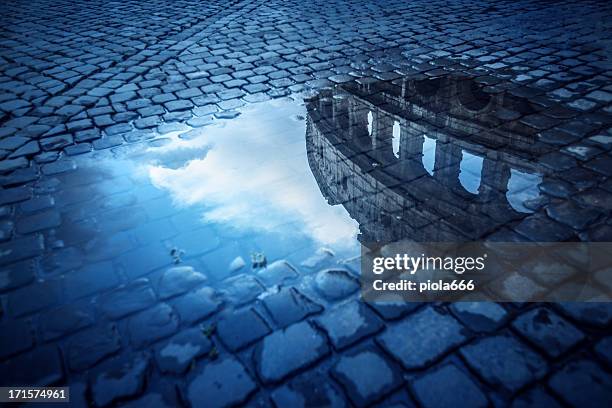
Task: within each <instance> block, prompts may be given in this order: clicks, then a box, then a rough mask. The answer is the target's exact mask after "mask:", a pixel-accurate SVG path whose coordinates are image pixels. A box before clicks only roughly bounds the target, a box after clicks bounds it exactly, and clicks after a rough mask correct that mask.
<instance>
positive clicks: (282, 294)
mask: <svg viewBox="0 0 612 408" xmlns="http://www.w3.org/2000/svg"><path fill="white" fill-rule="evenodd" d="M262 303H263V304H264V306H265V307H266V309H267V310H268V312H269V313H270V315H271V316H272V318H273V319H274V321H275V322H276V323H277V324H278V325H279V326H280V327H285V326H288V325H290V324H292V323H295V322H299V321H300V320H302V319H304V318H305V317H307V316H310V315H311V314H314V313H319V312H320V311H322V310H323V308H322V307H321V306H320V305H319V304H317V303H315V302H313V301H312V300H310V298H308V297H306V296H305V295H303V294H302V293H301V292H299V291H298V290H297V289H295V288H283V289H281V290H280V291H279V292H277V293H274V294H271V295H269V296H267V297H265V298H264V299H263V300H262Z"/></svg>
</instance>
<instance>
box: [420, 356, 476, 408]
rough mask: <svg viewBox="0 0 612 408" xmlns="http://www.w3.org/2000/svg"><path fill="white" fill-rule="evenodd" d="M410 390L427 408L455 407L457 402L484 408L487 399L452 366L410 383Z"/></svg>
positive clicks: (473, 383) (432, 371) (448, 365)
mask: <svg viewBox="0 0 612 408" xmlns="http://www.w3.org/2000/svg"><path fill="white" fill-rule="evenodd" d="M412 389H413V390H414V393H415V395H416V397H417V399H418V400H419V402H420V403H421V404H422V406H424V407H427V408H446V407H453V406H456V404H457V403H458V401H461V405H463V406H466V407H486V406H488V401H487V397H486V396H485V394H483V393H482V391H481V390H480V388H479V387H478V385H477V384H476V383H475V382H474V380H473V379H472V378H471V377H470V376H469V375H468V374H467V373H466V372H465V370H460V369H459V368H457V366H455V365H454V364H445V365H443V366H440V367H437V368H434V369H433V370H431V371H429V372H427V373H426V374H424V375H423V376H421V377H419V378H417V379H416V380H414V381H413V382H412Z"/></svg>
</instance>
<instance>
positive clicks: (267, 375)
mask: <svg viewBox="0 0 612 408" xmlns="http://www.w3.org/2000/svg"><path fill="white" fill-rule="evenodd" d="M328 352H329V347H328V346H327V343H326V341H325V337H324V336H323V335H321V334H320V333H319V332H318V331H316V330H315V329H314V328H313V327H312V326H311V325H310V324H309V323H308V322H301V323H296V324H294V325H292V326H289V327H287V328H285V329H282V330H279V331H276V332H274V333H272V334H270V335H269V336H267V337H266V338H264V339H263V341H262V342H261V343H260V344H259V345H258V346H257V348H256V349H255V352H254V358H255V364H256V366H257V373H258V375H259V378H260V379H261V381H263V382H264V383H266V384H269V383H276V382H279V381H281V380H283V379H285V378H286V377H288V376H289V375H291V374H293V373H295V372H297V371H299V370H301V369H304V368H306V367H308V366H310V365H311V364H314V363H315V362H316V361H318V360H319V359H321V358H322V357H324V356H325V355H326V354H327V353H328Z"/></svg>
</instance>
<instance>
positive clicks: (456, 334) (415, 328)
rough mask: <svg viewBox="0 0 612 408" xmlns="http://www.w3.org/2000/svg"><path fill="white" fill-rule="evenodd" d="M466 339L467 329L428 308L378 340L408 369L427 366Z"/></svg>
mask: <svg viewBox="0 0 612 408" xmlns="http://www.w3.org/2000/svg"><path fill="white" fill-rule="evenodd" d="M467 336H468V334H467V330H466V329H465V328H464V327H463V326H462V325H461V324H460V323H459V322H458V321H457V320H455V319H454V318H453V317H452V316H450V315H448V314H441V313H440V312H438V311H436V310H434V309H433V308H432V307H427V308H425V309H423V310H422V311H420V312H417V313H415V314H414V315H411V316H409V317H407V318H406V319H404V320H403V321H402V322H400V323H397V324H395V325H392V326H389V327H388V328H387V330H386V331H385V332H384V333H383V334H381V335H380V336H378V341H379V342H380V344H381V345H382V346H383V348H384V349H385V350H386V351H387V352H388V353H389V354H391V355H392V356H394V357H395V358H397V359H398V360H399V361H400V362H401V363H402V365H403V366H404V367H405V368H406V369H408V370H409V369H414V368H422V367H425V366H427V365H428V364H430V363H431V362H433V361H434V360H436V359H438V358H439V357H441V356H442V355H444V354H445V353H447V352H448V351H449V350H450V349H452V348H453V347H456V346H458V345H459V344H461V343H463V342H464V341H465V340H467V338H468V337H467Z"/></svg>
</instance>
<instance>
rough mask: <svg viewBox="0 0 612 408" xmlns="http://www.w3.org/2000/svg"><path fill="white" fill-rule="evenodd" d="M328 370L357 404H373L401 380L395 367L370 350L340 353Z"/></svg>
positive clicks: (396, 386) (401, 381)
mask: <svg viewBox="0 0 612 408" xmlns="http://www.w3.org/2000/svg"><path fill="white" fill-rule="evenodd" d="M331 373H332V375H333V376H334V378H336V379H337V380H338V382H340V384H342V386H343V387H344V390H345V392H346V394H347V395H348V397H349V399H350V400H351V401H352V402H353V404H355V405H356V406H358V407H366V406H370V405H372V403H374V402H376V401H378V400H380V399H382V398H383V397H384V396H385V395H387V394H389V393H390V392H392V391H393V390H395V389H396V388H398V387H399V386H401V384H402V383H403V379H402V377H401V375H400V372H399V370H398V369H397V367H395V366H394V365H393V364H392V363H390V362H389V361H388V360H387V359H385V358H384V357H383V356H382V354H381V353H380V352H378V351H377V350H371V349H365V350H362V351H358V352H354V353H350V354H348V355H344V356H342V357H341V358H340V359H339V360H338V362H337V363H336V364H335V365H334V366H333V368H332V370H331Z"/></svg>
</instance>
